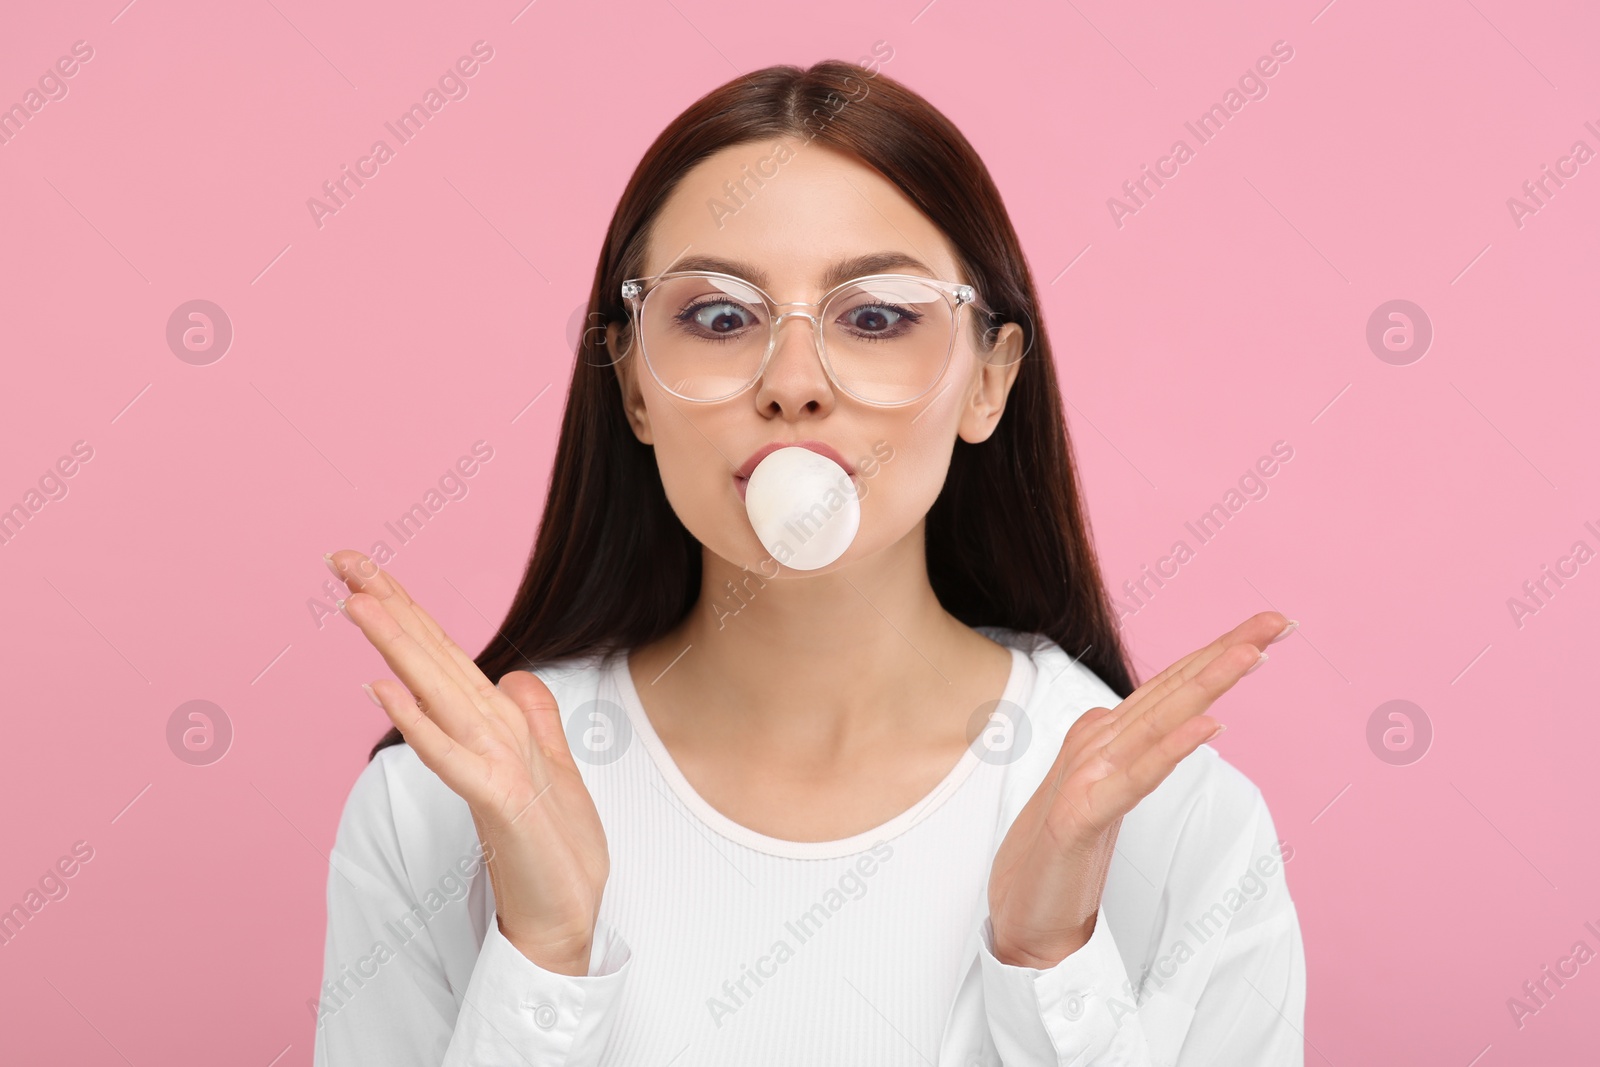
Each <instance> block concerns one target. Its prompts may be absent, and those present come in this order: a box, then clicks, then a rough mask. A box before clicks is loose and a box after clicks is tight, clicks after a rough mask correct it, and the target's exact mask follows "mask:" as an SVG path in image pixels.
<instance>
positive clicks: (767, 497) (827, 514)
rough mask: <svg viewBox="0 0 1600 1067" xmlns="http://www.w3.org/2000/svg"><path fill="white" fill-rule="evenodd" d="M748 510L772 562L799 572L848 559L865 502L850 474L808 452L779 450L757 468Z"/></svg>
mask: <svg viewBox="0 0 1600 1067" xmlns="http://www.w3.org/2000/svg"><path fill="white" fill-rule="evenodd" d="M744 508H745V513H746V514H748V515H749V516H750V525H751V526H752V527H754V528H755V531H756V536H757V537H759V538H760V539H761V544H762V545H763V546H765V548H766V550H767V551H768V552H770V553H771V554H772V558H773V559H775V560H777V561H778V562H779V563H781V564H783V565H784V566H785V567H790V568H793V569H794V570H797V571H814V570H816V569H817V568H818V567H826V566H827V565H828V564H830V563H832V562H833V561H834V560H836V559H838V558H839V557H840V556H842V555H844V554H845V550H847V549H848V548H849V547H850V544H851V542H852V541H854V540H855V539H856V531H857V530H859V529H860V528H861V498H860V497H859V496H857V495H856V486H855V482H854V481H853V480H852V479H851V477H850V474H849V472H848V471H846V470H845V469H844V468H843V467H841V466H839V464H837V463H835V462H834V461H833V460H831V459H829V458H828V457H827V456H824V455H821V454H820V453H817V452H813V451H811V449H809V448H799V447H790V448H780V449H778V450H777V451H775V452H772V453H770V454H769V455H768V456H767V457H766V458H765V459H763V460H762V461H761V462H760V463H759V464H757V465H756V469H755V470H754V471H752V472H751V473H750V481H749V483H748V484H747V485H746V486H745V491H744Z"/></svg>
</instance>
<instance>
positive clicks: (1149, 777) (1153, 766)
mask: <svg viewBox="0 0 1600 1067" xmlns="http://www.w3.org/2000/svg"><path fill="white" fill-rule="evenodd" d="M1218 725H1220V724H1219V723H1218V722H1217V720H1216V719H1213V718H1211V717H1210V716H1208V715H1198V716H1195V717H1194V718H1191V719H1187V720H1185V721H1184V722H1182V723H1180V724H1179V725H1178V726H1177V727H1176V728H1175V729H1173V730H1172V731H1171V732H1169V733H1168V734H1167V735H1166V736H1164V737H1163V738H1162V739H1161V740H1160V741H1159V742H1157V743H1156V744H1154V745H1152V746H1151V747H1150V748H1148V749H1146V750H1145V751H1144V752H1143V753H1141V754H1140V755H1139V756H1138V757H1137V758H1136V759H1135V760H1134V761H1133V763H1132V764H1131V765H1130V766H1129V767H1128V768H1127V770H1125V771H1124V772H1122V773H1120V774H1112V775H1108V776H1107V777H1105V778H1103V779H1101V780H1100V781H1098V782H1095V783H1093V784H1092V785H1091V786H1090V787H1089V793H1090V796H1091V798H1092V800H1093V806H1094V809H1095V810H1096V811H1116V812H1122V813H1126V812H1128V811H1131V810H1133V808H1134V806H1135V805H1137V804H1138V803H1139V801H1141V800H1143V799H1144V798H1145V797H1147V796H1149V795H1150V794H1151V793H1152V792H1154V791H1155V788H1156V787H1157V786H1159V785H1160V784H1161V783H1162V782H1164V781H1166V780H1167V777H1168V776H1169V775H1170V774H1172V772H1173V771H1174V770H1176V769H1177V766H1178V764H1179V763H1181V762H1183V761H1184V760H1185V759H1187V758H1188V757H1189V756H1191V755H1193V754H1194V751H1195V750H1196V749H1198V748H1199V747H1200V746H1201V745H1202V744H1204V743H1205V741H1206V739H1207V738H1209V737H1210V736H1211V734H1212V733H1213V731H1215V730H1216V728H1217V726H1218Z"/></svg>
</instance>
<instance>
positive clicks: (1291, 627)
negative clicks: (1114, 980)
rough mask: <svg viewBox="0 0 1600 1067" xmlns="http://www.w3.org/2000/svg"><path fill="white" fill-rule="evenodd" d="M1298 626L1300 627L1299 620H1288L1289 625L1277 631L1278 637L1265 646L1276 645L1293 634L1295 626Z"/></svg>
mask: <svg viewBox="0 0 1600 1067" xmlns="http://www.w3.org/2000/svg"><path fill="white" fill-rule="evenodd" d="M1299 625H1300V620H1299V619H1290V620H1289V625H1288V626H1285V627H1284V628H1283V629H1281V630H1279V631H1278V636H1277V637H1274V638H1273V639H1272V640H1271V641H1268V642H1267V644H1269V645H1275V644H1277V643H1278V642H1279V641H1282V640H1283V639H1284V638H1285V637H1288V636H1289V635H1290V634H1292V633H1294V628H1295V627H1296V626H1299Z"/></svg>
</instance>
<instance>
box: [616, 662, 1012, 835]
mask: <svg viewBox="0 0 1600 1067" xmlns="http://www.w3.org/2000/svg"><path fill="white" fill-rule="evenodd" d="M991 637H992V635H991ZM997 643H1000V644H1004V643H1003V642H997ZM1004 647H1005V648H1006V650H1007V651H1009V652H1010V653H1011V673H1010V675H1009V676H1008V677H1007V679H1006V685H1005V689H1004V690H1003V691H1002V692H1001V695H1000V699H1001V700H1003V701H1007V702H1009V703H1013V704H1023V703H1025V700H1024V699H1019V697H1024V693H1023V687H1024V684H1030V686H1031V681H1032V675H1031V672H1030V671H1029V670H1028V668H1029V667H1030V666H1031V665H1032V663H1033V661H1032V659H1031V658H1029V656H1028V655H1027V653H1025V652H1023V651H1022V650H1021V649H1020V648H1018V647H1016V646H1015V645H1008V644H1007V645H1004ZM630 656H631V650H629V649H622V650H619V651H618V652H617V653H616V654H615V655H613V657H612V662H611V666H610V672H611V675H612V678H613V680H614V681H615V683H616V686H617V690H618V692H619V693H620V695H621V697H622V706H623V709H624V710H625V711H626V712H627V715H628V719H629V722H630V723H631V725H632V726H633V732H634V734H635V735H637V738H638V740H639V741H640V742H641V743H642V744H643V745H644V747H645V749H646V751H648V752H649V753H650V758H651V761H652V762H653V763H654V764H655V767H656V770H658V771H659V772H660V773H661V776H662V778H664V779H665V780H666V782H667V785H668V787H669V788H671V790H672V792H673V795H674V796H676V797H677V798H678V800H679V801H681V802H682V803H683V804H684V806H685V807H687V808H688V809H689V811H690V813H691V814H692V815H693V816H694V817H695V818H696V819H698V820H699V821H700V822H701V823H702V824H704V825H705V826H707V827H709V828H710V829H711V830H714V831H715V832H716V833H718V834H720V835H721V836H723V837H725V838H727V839H728V840H730V841H733V842H734V843H735V844H739V845H743V846H744V847H745V848H748V849H752V850H754V851H756V852H762V853H766V854H767V855H771V856H781V857H785V858H788V859H837V858H840V857H844V856H853V855H856V854H858V853H861V852H865V851H867V850H868V849H869V848H871V847H872V846H873V845H874V844H877V843H878V842H880V841H887V840H890V839H892V838H895V837H898V836H900V835H901V834H903V833H905V832H906V831H907V830H909V829H910V828H911V827H912V826H913V825H915V824H916V823H917V822H920V821H921V820H922V819H923V818H925V817H927V816H928V815H931V814H932V813H933V811H934V810H936V809H937V808H938V807H939V806H940V805H942V804H944V803H945V802H946V801H948V800H949V799H950V798H951V797H952V796H954V795H955V793H956V791H957V790H958V789H960V788H961V786H962V785H963V784H964V783H965V782H966V780H967V779H968V778H969V777H971V775H972V773H973V772H974V771H975V770H976V769H977V768H978V767H979V765H980V764H981V763H982V761H981V760H980V759H979V758H978V756H977V754H976V753H975V752H974V751H973V750H972V748H971V746H968V747H967V748H966V749H965V750H964V751H963V752H962V753H961V758H960V759H959V760H957V761H956V763H955V766H953V767H951V768H950V770H949V771H948V772H947V773H946V774H945V775H944V777H943V778H941V779H940V780H939V782H938V784H937V785H935V786H934V787H933V788H932V789H931V790H929V791H928V792H927V793H926V794H924V795H923V796H922V797H921V798H920V799H918V800H917V801H915V802H914V803H913V804H912V805H911V806H910V807H909V808H907V809H906V810H904V811H902V812H900V813H899V814H898V815H895V816H893V817H892V818H890V819H888V820H887V821H885V822H883V823H880V824H879V825H877V826H874V827H872V828H871V829H868V830H863V831H861V832H860V833H858V834H852V835H850V836H849V837H841V838H836V839H834V840H832V841H790V840H788V839H786V838H781V837H771V836H768V835H767V834H763V833H760V832H759V831H756V830H752V829H751V828H750V827H748V826H745V825H744V824H742V823H738V822H735V821H734V820H732V819H730V818H729V817H728V816H726V815H724V814H722V812H720V811H718V810H717V809H716V808H714V807H712V806H711V804H710V802H708V801H707V800H706V799H705V798H704V797H702V796H701V795H700V794H699V792H698V791H697V790H696V789H695V788H694V786H693V785H691V784H690V782H689V779H688V778H686V777H684V774H683V771H682V770H680V769H679V767H678V764H677V762H676V761H675V760H674V759H673V758H672V753H670V752H668V751H667V746H666V745H665V744H664V743H663V742H662V740H661V737H660V735H658V734H657V733H656V731H655V727H654V726H652V725H651V723H650V716H649V715H647V714H646V713H645V710H644V702H643V701H642V700H640V699H639V690H638V689H637V688H636V687H635V686H634V683H633V672H632V671H631V670H629V668H628V660H629V658H630ZM997 710H998V709H997Z"/></svg>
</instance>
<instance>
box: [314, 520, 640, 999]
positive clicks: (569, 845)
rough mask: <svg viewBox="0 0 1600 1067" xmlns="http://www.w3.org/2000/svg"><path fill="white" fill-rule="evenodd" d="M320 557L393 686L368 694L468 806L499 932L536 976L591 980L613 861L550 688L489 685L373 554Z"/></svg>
mask: <svg viewBox="0 0 1600 1067" xmlns="http://www.w3.org/2000/svg"><path fill="white" fill-rule="evenodd" d="M328 560H329V565H330V566H331V567H332V568H333V571H334V573H335V575H336V576H337V577H339V578H340V579H341V580H342V581H344V582H345V584H346V585H347V586H348V588H349V589H350V590H351V593H350V596H349V597H348V598H346V599H345V600H344V601H343V602H342V610H343V611H344V613H345V615H346V616H347V617H348V618H349V619H350V620H351V621H352V622H354V623H355V624H356V625H357V626H358V627H360V629H361V632H362V633H363V634H364V635H365V636H366V638H367V640H368V641H370V642H372V645H373V647H374V648H376V649H377V650H378V652H379V654H380V655H382V656H383V658H384V660H385V661H386V662H387V663H388V664H389V667H390V669H392V670H393V671H394V673H395V674H396V675H397V676H398V677H399V679H400V681H398V682H397V681H394V680H393V679H389V678H384V679H380V680H379V681H377V682H374V683H372V684H371V685H370V687H369V688H370V689H371V690H372V691H373V692H374V693H375V694H376V697H377V700H378V702H379V703H380V704H381V705H382V707H383V710H384V712H385V713H386V714H387V715H388V716H389V720H390V721H391V722H393V723H394V725H395V726H396V727H397V728H398V729H399V730H400V733H401V734H402V735H403V736H404V737H405V739H406V743H407V744H409V745H410V746H411V748H412V750H413V751H414V752H416V754H417V756H418V758H420V759H421V760H422V762H423V764H424V765H426V766H427V767H428V768H429V769H430V770H432V771H433V772H434V773H435V774H437V775H438V776H439V778H440V779H441V780H442V781H443V782H444V783H445V785H447V786H449V787H450V788H451V789H452V790H453V791H454V792H456V793H457V794H458V795H460V797H461V798H462V799H463V800H465V801H466V802H467V805H468V807H470V808H471V809H472V821H473V823H474V824H475V825H476V826H477V830H478V837H479V839H480V840H481V841H482V843H483V846H484V853H485V856H486V857H487V859H486V862H487V865H488V867H489V878H490V884H491V885H492V886H493V888H494V901H495V910H496V913H497V915H498V921H499V926H500V932H501V933H502V934H503V935H504V936H505V938H506V939H507V940H508V941H510V942H511V943H512V944H513V945H515V946H516V947H517V948H518V950H520V951H521V952H522V954H523V955H524V956H527V957H528V958H529V959H530V960H532V961H533V962H534V963H536V964H538V965H539V966H540V967H543V968H544V969H545V970H548V971H552V972H556V973H559V974H568V975H579V976H582V975H586V974H588V973H589V952H590V947H591V945H592V944H593V940H594V929H595V920H596V918H597V917H598V915H599V912H600V896H601V892H602V891H603V890H604V888H605V883H606V877H607V875H608V874H609V871H610V854H609V852H608V851H607V848H606V837H605V832H604V830H603V829H602V828H601V825H600V815H599V812H597V811H596V810H595V806H594V800H593V798H592V797H590V795H589V791H588V789H586V788H585V787H584V784H583V779H582V777H581V776H580V775H579V773H578V767H577V764H576V763H575V762H574V761H573V758H572V752H571V749H570V748H569V747H568V745H567V738H566V733H565V731H564V730H563V728H562V723H561V713H560V709H559V708H557V707H556V701H555V698H554V697H553V696H552V695H551V693H550V690H549V688H548V687H546V686H545V684H544V683H543V682H542V681H540V680H539V678H538V677H537V676H536V675H534V674H532V673H531V672H529V671H510V672H508V673H507V674H506V675H505V676H504V677H502V678H501V679H500V684H499V686H498V687H497V686H496V685H495V684H494V683H493V682H491V681H489V679H488V677H487V676H485V675H484V673H483V672H482V671H481V670H479V669H478V665H477V664H476V663H474V662H473V660H472V658H471V657H470V656H468V655H467V654H466V653H465V652H463V651H462V650H461V648H460V646H459V645H457V644H456V643H455V642H454V641H452V640H451V639H450V638H449V637H448V636H447V635H446V634H445V632H444V631H443V630H442V629H440V627H439V624H438V623H436V622H434V620H433V617H432V616H430V615H429V614H428V613H427V612H426V611H424V610H423V609H422V606H421V605H420V604H418V603H417V602H416V601H415V600H413V599H411V597H410V596H409V595H408V594H407V593H406V591H405V589H404V588H403V587H402V586H401V585H400V583H399V582H397V581H395V579H394V578H393V577H392V576H390V575H388V574H386V573H384V571H383V570H382V569H381V568H380V567H379V566H378V565H377V564H376V563H374V562H373V561H372V560H371V559H370V558H368V557H367V556H366V555H364V554H362V553H360V552H357V551H354V550H352V549H344V550H342V551H339V552H335V553H332V554H331V555H330V556H329V557H328ZM402 682H403V683H404V684H403V685H402V684H401V683H402Z"/></svg>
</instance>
